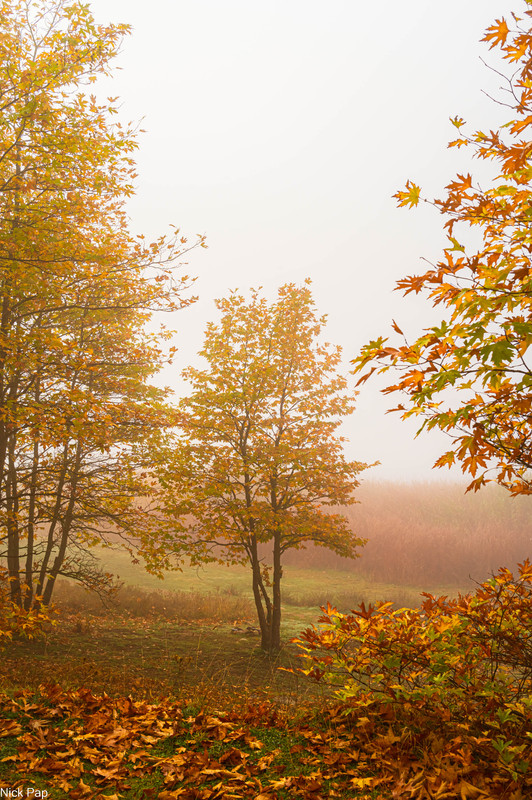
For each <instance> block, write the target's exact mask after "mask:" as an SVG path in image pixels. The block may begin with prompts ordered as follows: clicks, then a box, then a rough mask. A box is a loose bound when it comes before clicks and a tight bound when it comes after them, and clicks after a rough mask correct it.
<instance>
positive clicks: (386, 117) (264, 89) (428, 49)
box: [91, 0, 524, 481]
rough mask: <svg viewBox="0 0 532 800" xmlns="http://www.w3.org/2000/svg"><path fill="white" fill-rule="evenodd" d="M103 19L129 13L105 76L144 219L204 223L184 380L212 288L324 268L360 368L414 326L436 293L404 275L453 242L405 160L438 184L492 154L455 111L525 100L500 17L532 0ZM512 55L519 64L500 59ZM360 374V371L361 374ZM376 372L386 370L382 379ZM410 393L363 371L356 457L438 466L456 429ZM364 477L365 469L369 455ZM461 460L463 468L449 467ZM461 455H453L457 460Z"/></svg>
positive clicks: (343, 0) (172, 11) (293, 3)
mask: <svg viewBox="0 0 532 800" xmlns="http://www.w3.org/2000/svg"><path fill="white" fill-rule="evenodd" d="M91 8H92V10H93V13H94V15H95V17H96V20H97V21H98V22H100V23H107V22H111V21H112V22H127V23H130V24H131V25H132V26H133V28H134V30H133V34H132V35H131V36H129V37H127V38H126V40H125V43H124V47H123V52H122V54H121V56H120V57H119V59H118V60H117V64H119V65H120V67H121V71H119V72H118V73H116V74H115V76H114V77H113V79H112V81H106V82H105V83H104V85H103V86H100V88H99V91H105V92H106V93H108V94H110V95H113V96H115V95H118V96H120V97H121V99H122V108H121V117H122V119H124V120H139V119H141V118H143V120H142V127H143V128H144V129H145V130H146V133H144V134H143V135H142V136H141V142H140V144H141V147H140V150H139V152H138V153H137V164H138V180H137V194H136V197H135V198H134V199H132V200H131V202H130V204H129V213H130V217H131V231H132V232H133V233H144V234H145V235H146V236H148V237H151V238H153V237H156V236H159V235H161V234H163V233H166V232H168V226H169V225H170V224H176V225H178V226H179V227H180V228H181V231H182V233H183V234H184V235H187V236H189V237H190V239H193V238H194V235H195V234H196V233H201V234H206V236H207V243H208V246H209V249H208V250H199V251H197V252H195V253H193V254H192V255H191V256H190V258H189V266H188V270H187V271H189V272H190V273H191V274H193V275H197V276H198V280H197V283H196V286H195V290H194V291H195V292H196V293H198V294H199V296H200V300H199V302H198V303H197V304H196V305H195V306H193V307H191V308H189V309H186V310H184V311H182V312H179V313H178V314H177V315H176V316H175V320H174V321H173V324H174V326H175V327H176V328H177V330H178V334H177V337H176V344H177V345H178V347H179V355H178V358H177V359H176V361H175V364H174V367H173V368H172V369H171V370H170V371H168V372H166V373H165V375H164V379H165V382H166V383H169V384H171V385H172V386H173V387H175V389H176V391H177V393H178V394H179V393H180V392H183V391H185V388H184V385H183V383H182V382H181V380H180V379H179V373H180V371H181V369H182V368H183V367H184V366H186V365H187V364H189V363H190V362H192V361H193V360H194V357H195V353H196V352H197V351H198V350H199V349H200V347H201V345H202V341H203V332H204V329H205V325H206V323H207V322H208V321H209V320H214V319H216V318H217V313H216V309H215V307H214V303H213V299H214V298H216V297H222V296H224V295H226V294H227V293H228V291H229V290H230V289H236V288H238V289H240V290H241V291H246V290H247V289H249V288H250V287H252V286H253V287H257V286H263V287H264V291H265V292H266V293H268V294H269V295H271V296H272V297H273V296H274V295H275V293H276V289H277V287H278V286H279V285H281V284H282V283H285V282H287V281H295V282H297V283H302V281H303V280H304V279H305V278H306V277H310V278H311V279H312V281H313V284H312V289H313V294H314V298H315V300H316V302H317V306H318V310H319V312H320V313H324V314H327V315H328V317H329V324H328V326H327V331H326V338H327V340H328V341H331V342H333V343H335V344H340V345H342V348H343V352H344V356H345V363H346V369H347V368H348V364H349V360H350V359H351V358H353V357H354V356H355V355H356V354H357V351H358V349H359V348H360V347H361V346H362V345H363V344H364V343H365V342H367V341H369V340H370V339H372V338H375V337H376V336H378V335H381V334H382V335H388V334H389V333H390V322H391V319H392V318H393V319H395V320H396V321H397V322H398V324H399V325H400V327H401V328H402V329H403V330H404V331H405V333H408V337H409V338H410V339H413V338H414V337H415V336H417V335H419V333H420V332H421V330H422V329H423V327H426V326H430V325H433V324H436V323H438V322H439V321H440V319H441V311H439V310H438V311H435V310H432V309H431V307H430V304H429V303H428V301H426V300H423V299H419V298H418V299H414V300H412V299H408V300H407V299H404V298H402V296H401V295H400V293H398V292H394V291H393V289H394V285H395V281H397V280H398V279H400V278H401V277H404V276H405V275H409V274H413V273H417V272H420V271H422V270H423V265H424V262H423V261H421V260H420V259H421V258H426V259H428V260H429V261H435V260H437V259H438V258H439V256H440V255H441V252H442V248H443V247H444V246H445V243H446V239H445V237H444V235H443V232H442V225H443V222H444V220H443V219H442V218H441V217H440V216H439V215H438V213H437V212H436V211H435V210H434V209H431V208H430V207H428V206H424V207H423V208H420V209H418V210H416V211H410V212H408V211H406V210H405V209H398V208H397V207H396V202H395V200H393V199H392V195H393V194H394V192H395V191H397V190H398V189H400V188H402V187H403V185H404V183H405V181H406V180H407V179H408V178H411V179H413V180H415V181H416V182H417V183H420V184H421V186H422V188H423V190H424V192H425V193H426V194H427V195H428V196H438V195H440V194H441V193H442V189H443V187H444V186H445V185H446V183H448V182H449V181H450V180H451V179H452V177H453V175H454V174H455V172H458V171H464V170H465V171H473V174H474V175H475V174H478V165H477V164H475V163H474V162H472V161H471V159H470V156H469V155H468V154H466V153H465V152H464V150H463V149H462V150H460V151H458V150H456V149H452V150H447V142H448V141H449V140H450V139H452V138H455V136H454V135H453V131H454V133H455V134H456V129H454V128H453V127H452V126H451V124H450V122H449V117H454V116H455V115H459V116H462V117H463V118H465V119H466V120H467V121H468V123H469V124H470V128H469V130H471V129H474V130H477V129H479V128H483V127H487V128H493V127H496V126H497V125H499V124H500V122H502V121H504V120H505V119H506V118H507V116H508V118H509V117H510V116H511V112H510V111H505V110H504V109H503V108H502V107H501V106H498V105H496V104H494V103H493V101H492V100H490V99H489V98H488V97H487V96H486V95H485V94H484V93H483V90H485V91H486V92H488V93H489V94H492V95H496V96H500V93H499V92H498V87H499V86H500V85H501V84H502V79H501V78H500V77H499V76H497V75H496V74H495V73H494V72H492V71H490V70H489V69H488V68H487V67H486V66H484V65H483V64H482V62H481V60H480V57H482V58H483V59H484V60H485V61H487V62H488V64H490V65H492V66H494V67H496V68H498V69H500V68H501V63H500V61H499V59H498V56H497V54H496V51H490V50H489V49H488V47H487V46H486V45H481V44H480V43H479V40H480V39H481V37H482V35H483V32H484V30H485V28H486V27H487V26H488V25H489V24H491V23H492V22H493V21H494V20H495V18H500V17H501V16H506V17H509V14H510V11H512V10H513V11H515V12H517V13H518V14H519V13H520V12H522V11H523V10H524V3H523V2H520V0H515V2H513V3H510V2H507V0H497V2H495V0H467V2H466V3H464V2H463V0H447V2H446V3H433V2H431V3H429V2H427V0H403V2H401V3H397V2H396V0H381V2H380V3H379V4H374V3H370V2H369V0H366V2H364V3H362V2H359V0H328V2H324V0H322V1H321V2H317V0H268V2H266V1H265V0H152V2H150V3H146V2H145V0H143V1H142V2H140V0H93V2H91ZM503 69H505V71H506V72H508V68H507V67H506V68H503ZM353 384H354V380H353ZM380 385H383V384H382V382H381V384H380ZM398 401H399V398H398V397H397V398H392V399H391V400H390V398H385V397H382V396H381V395H380V393H379V382H378V381H370V382H368V383H367V384H366V385H365V387H364V388H363V390H362V391H361V393H360V395H359V398H358V409H357V411H356V412H355V414H354V415H353V416H352V417H351V418H350V419H349V421H348V422H347V423H346V425H345V434H346V435H347V436H348V437H349V439H350V444H349V445H348V448H347V450H348V453H349V456H350V457H353V458H356V459H359V460H363V461H371V462H372V461H375V460H380V461H381V466H380V467H378V468H374V469H372V470H371V477H372V478H375V479H377V478H383V479H395V480H397V479H398V480H403V481H409V480H419V479H436V478H438V479H440V478H444V477H447V476H448V475H449V473H448V472H447V471H445V472H443V471H442V470H437V471H433V470H431V466H432V463H433V462H434V460H435V459H436V458H437V456H438V455H439V454H440V453H441V452H442V451H443V449H444V447H445V445H446V443H447V441H448V440H447V439H446V438H445V437H444V436H443V434H438V433H436V432H430V433H428V434H422V436H421V437H419V438H418V439H416V440H414V438H413V436H414V432H415V428H416V426H415V425H414V424H411V423H405V422H401V420H400V419H399V417H398V416H397V415H395V414H393V415H390V414H388V415H386V414H385V411H386V409H387V408H388V407H390V405H395V404H396V403H397V402H398ZM365 475H366V476H368V477H369V475H370V473H369V471H368V472H367V473H365ZM451 475H452V473H451ZM457 475H459V473H455V475H454V477H456V476H457Z"/></svg>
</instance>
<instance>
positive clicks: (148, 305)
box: [0, 0, 190, 611]
mask: <svg viewBox="0 0 532 800" xmlns="http://www.w3.org/2000/svg"><path fill="white" fill-rule="evenodd" d="M127 32H128V27H127V26H124V25H109V26H102V25H97V24H96V22H95V20H94V18H93V17H92V15H91V13H90V10H89V7H88V6H86V5H83V4H80V3H72V4H67V3H66V2H64V0H59V1H58V2H48V0H38V2H27V1H26V0H15V1H14V2H7V1H6V2H0V253H1V256H0V531H1V532H0V552H1V555H2V557H5V558H6V562H7V569H8V572H9V591H10V595H11V601H12V602H13V603H15V604H16V605H17V606H20V607H24V608H25V610H26V611H29V610H30V608H31V607H32V606H33V605H39V604H40V602H41V601H43V602H44V603H45V604H47V603H49V602H50V600H51V598H52V594H53V589H54V585H55V581H56V579H57V578H58V577H59V576H65V577H69V578H73V579H75V580H78V581H80V582H82V583H83V584H84V585H86V586H88V587H90V588H93V589H102V590H105V589H106V588H108V586H109V576H107V575H106V574H105V573H104V572H102V571H101V570H99V569H98V566H97V563H96V561H95V559H93V558H92V557H91V555H90V548H91V546H92V545H93V544H95V543H98V542H101V541H102V538H105V535H106V533H116V532H117V531H118V532H119V533H120V534H122V536H123V537H124V538H128V537H129V540H130V541H131V540H132V538H133V537H134V538H135V540H136V541H137V542H138V541H139V540H143V541H144V544H145V547H144V554H145V555H146V557H147V558H149V556H148V550H149V546H148V544H147V542H148V540H149V534H150V533H152V534H153V533H154V529H153V526H152V525H151V522H150V515H149V514H148V513H145V509H144V508H142V507H140V506H139V504H138V503H137V502H136V501H137V498H138V497H140V496H143V495H145V494H147V493H148V492H149V489H150V486H149V483H148V481H147V480H146V472H145V471H144V470H143V467H145V459H144V455H143V452H142V451H143V448H144V447H145V446H146V445H147V443H148V441H149V439H150V437H151V436H152V435H153V434H154V432H156V433H157V434H158V433H159V431H160V430H161V429H162V428H164V427H165V426H167V425H169V424H171V422H172V421H173V419H172V417H171V413H170V411H169V408H168V407H167V406H166V405H165V403H164V398H165V393H164V392H163V391H161V390H159V389H157V388H156V387H155V386H153V385H152V384H151V382H150V379H151V376H152V375H153V373H155V372H157V370H158V369H159V368H160V367H161V366H162V365H163V364H164V363H166V361H167V360H168V357H169V355H168V353H167V351H166V348H165V345H164V341H165V338H167V334H165V333H148V332H147V330H146V328H145V325H146V323H147V322H148V320H149V319H150V317H151V314H152V312H153V311H155V310H164V311H174V310H176V309H178V308H180V307H182V306H183V305H186V304H187V303H188V302H190V299H185V298H184V297H183V296H182V292H183V290H184V289H185V288H186V287H187V286H188V283H189V281H188V279H187V278H186V276H179V277H177V278H176V277H175V269H174V268H175V267H177V266H178V259H179V257H180V255H181V254H182V253H183V251H184V250H185V249H186V248H185V247H184V244H185V239H183V238H182V237H180V236H179V235H178V232H176V231H173V232H172V234H171V235H170V236H169V237H168V238H166V239H165V238H162V239H160V240H158V241H157V242H154V243H151V244H147V243H145V242H144V241H143V239H142V237H139V238H133V237H132V236H131V235H130V233H129V231H128V219H127V215H126V210H125V203H126V201H127V199H128V198H129V197H130V196H131V194H132V192H133V181H134V178H135V171H134V161H133V152H134V150H135V148H136V146H137V144H136V137H135V131H134V128H133V127H132V126H130V125H123V124H121V123H120V122H119V121H118V118H117V107H116V103H115V100H113V99H112V98H108V99H107V100H106V101H99V100H98V99H97V98H96V96H95V95H93V94H91V92H90V86H91V84H92V83H94V82H95V81H96V80H97V79H98V77H99V76H101V75H107V74H109V73H110V69H111V67H110V64H111V62H112V60H113V58H114V57H115V55H116V53H117V52H118V50H119V48H120V44H121V41H122V39H123V37H124V35H125V34H126V33H127ZM151 541H152V543H153V541H154V540H153V537H152V539H151ZM152 561H155V563H158V557H157V556H156V555H155V556H154V555H153V551H152Z"/></svg>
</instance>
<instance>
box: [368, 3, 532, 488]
mask: <svg viewBox="0 0 532 800" xmlns="http://www.w3.org/2000/svg"><path fill="white" fill-rule="evenodd" d="M525 4H526V6H530V5H531V3H530V0H525ZM531 17H532V10H529V9H528V10H525V11H524V12H523V15H522V16H521V17H519V16H517V15H515V14H513V15H512V20H510V21H509V22H508V21H507V20H505V19H500V20H498V21H497V22H496V23H495V24H494V25H492V26H491V27H490V28H488V30H487V32H486V34H485V36H484V41H485V42H486V43H488V44H489V46H490V48H491V49H494V48H496V49H498V50H499V51H500V53H501V55H502V58H503V60H504V62H505V64H506V65H507V66H508V67H509V71H510V77H509V78H508V80H507V85H506V87H505V89H506V90H505V92H504V94H503V95H502V98H501V102H502V103H503V105H506V106H507V108H508V109H509V111H510V112H512V114H511V118H510V119H508V121H507V122H506V123H505V124H504V125H503V126H502V127H501V128H500V129H499V130H491V131H489V132H483V131H480V130H479V131H472V132H469V133H468V132H466V130H467V129H466V124H465V122H464V120H463V119H461V118H458V117H456V118H455V119H453V120H452V122H453V125H454V126H455V128H456V129H457V131H458V138H456V139H454V140H453V141H452V142H451V143H450V145H449V146H450V147H459V148H461V147H463V148H466V149H468V150H469V151H470V152H471V155H472V156H474V157H475V158H477V159H480V160H481V161H483V162H485V166H486V168H488V167H491V168H492V171H493V172H494V176H493V178H492V179H491V180H490V181H488V182H487V185H486V186H482V185H480V184H479V183H478V181H477V180H475V178H474V176H473V175H472V174H465V175H457V176H456V177H455V178H454V179H453V180H452V181H451V182H450V183H449V184H448V186H447V187H446V194H445V196H444V197H443V198H442V199H437V200H434V201H432V202H433V205H434V206H435V208H436V209H437V210H438V211H439V212H440V213H441V214H442V215H443V216H444V218H445V220H446V221H445V230H446V233H447V237H448V242H449V244H448V247H447V248H445V250H444V253H443V257H442V258H441V260H440V261H439V262H438V263H437V264H435V265H431V266H430V268H429V269H428V270H427V271H426V272H425V273H423V274H420V275H414V276H409V277H406V278H404V279H403V280H400V281H399V282H398V284H397V288H398V289H400V290H402V291H403V292H404V294H409V293H412V292H413V293H415V294H418V293H423V294H425V295H426V296H427V297H428V298H429V300H431V301H432V304H433V306H434V307H435V308H437V309H441V310H442V314H443V319H442V321H441V322H439V321H438V322H436V323H435V324H433V325H431V326H430V327H429V328H427V329H426V330H425V332H424V333H423V335H422V336H420V337H419V338H418V339H417V340H415V341H409V340H408V339H407V336H406V335H403V331H402V330H401V329H400V327H399V326H398V325H396V324H395V323H394V330H395V332H396V333H397V334H399V335H401V336H403V343H402V344H400V343H398V344H392V343H388V340H387V339H386V338H384V337H379V338H378V339H376V340H374V341H372V342H370V343H369V344H368V345H366V346H365V347H364V348H363V349H362V352H361V353H360V355H359V356H358V357H357V358H356V359H355V361H354V364H355V368H356V370H357V371H358V372H362V373H363V374H362V377H361V379H360V381H364V380H366V379H367V378H368V377H369V375H370V374H371V373H372V372H374V371H375V370H377V371H379V372H385V371H387V370H389V369H391V368H393V369H394V370H395V371H396V372H399V379H398V380H397V382H395V383H393V384H391V385H389V386H388V387H387V388H386V389H385V390H384V391H386V392H392V393H397V392H399V393H400V394H401V395H402V396H403V397H404V398H405V399H404V400H403V401H402V402H401V403H400V404H399V405H398V406H397V408H396V410H398V411H400V412H401V414H402V416H403V418H406V417H410V416H414V417H420V418H421V419H422V420H423V422H422V425H421V429H427V430H430V429H433V428H440V429H441V430H443V431H445V432H446V433H447V434H449V435H450V437H451V438H452V440H453V445H452V447H451V448H450V449H449V450H448V451H447V452H445V453H444V454H443V455H442V456H441V457H440V458H439V459H438V461H437V462H436V465H437V466H439V467H442V466H446V465H448V466H450V465H452V464H454V463H458V464H460V465H461V468H462V470H463V471H464V472H465V473H467V474H468V475H469V476H470V477H471V478H472V480H471V483H470V488H472V489H475V490H476V489H478V488H480V486H482V485H483V484H484V483H485V482H486V481H487V480H489V479H491V478H490V477H489V476H490V474H491V472H492V474H493V476H494V477H495V479H496V480H497V481H498V482H499V483H500V484H502V485H504V486H506V487H507V488H508V489H509V490H510V491H511V492H512V493H514V494H516V493H521V492H525V493H530V492H532V484H531V483H530V478H529V473H528V470H530V468H531V467H532V448H531V442H532V436H531V434H532V415H531V412H530V408H531V404H532V394H531V383H532V366H531V365H530V350H529V347H530V344H532V324H531V319H530V302H531V293H532V288H531V287H532V282H531V281H532V266H531V261H530V255H531V253H532V239H531V234H530V201H531V177H532V147H531V144H530V141H528V140H527V136H529V135H530V130H531V126H532V30H531V29H530V28H529V27H527V23H529V22H530V18H531ZM396 197H397V200H398V203H399V205H400V206H410V207H412V206H416V205H418V203H419V202H420V200H425V198H423V195H422V193H421V190H420V187H419V186H417V185H416V184H415V183H413V182H412V181H409V182H408V183H407V186H406V188H405V190H403V191H400V192H398V193H397V194H396ZM426 202H428V201H426ZM479 242H480V244H478V243H479ZM475 243H477V244H475ZM368 366H369V367H370V369H369V371H366V367H368Z"/></svg>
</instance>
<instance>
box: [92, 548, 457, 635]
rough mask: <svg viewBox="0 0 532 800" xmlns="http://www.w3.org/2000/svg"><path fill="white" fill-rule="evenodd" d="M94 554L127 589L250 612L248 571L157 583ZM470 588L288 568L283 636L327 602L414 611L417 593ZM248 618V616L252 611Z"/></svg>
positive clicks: (224, 570)
mask: <svg viewBox="0 0 532 800" xmlns="http://www.w3.org/2000/svg"><path fill="white" fill-rule="evenodd" d="M95 552H97V553H98V555H99V556H100V558H101V560H102V566H103V567H104V568H105V569H106V570H107V571H109V572H112V573H113V574H114V575H116V576H117V577H118V579H119V580H120V581H121V582H123V583H124V584H125V585H127V586H138V587H141V588H143V589H146V590H164V591H168V592H176V591H177V592H195V593H201V594H205V595H229V596H231V595H232V596H234V597H241V598H245V599H248V600H249V601H250V604H251V607H252V592H251V575H250V570H249V567H247V566H240V567H226V566H224V565H221V564H214V563H211V564H205V565H204V566H202V567H201V568H192V567H188V568H186V567H185V568H183V569H182V571H179V572H178V571H175V572H166V573H165V574H164V579H163V580H161V579H160V578H157V577H156V576H154V575H150V574H149V573H148V572H146V570H144V569H143V568H142V566H141V565H139V564H132V563H131V559H130V557H129V556H128V555H127V553H124V552H123V551H119V550H108V549H105V550H103V549H102V550H100V551H95ZM471 588H472V584H470V585H467V584H464V583H461V584H460V585H438V584H434V583H432V584H429V585H420V586H411V585H399V584H393V583H384V582H379V581H375V580H371V579H369V578H365V577H363V576H360V575H357V574H356V573H353V572H350V571H347V570H338V569H316V568H298V567H293V566H287V567H285V568H284V570H283V579H282V594H283V624H284V633H285V635H286V636H293V635H295V633H297V632H298V631H299V630H300V629H301V625H307V624H309V623H310V622H313V621H314V620H315V619H316V617H317V616H319V614H320V610H319V609H320V606H322V605H326V604H327V602H330V603H331V605H336V606H337V607H338V608H339V609H340V610H343V611H347V610H349V609H351V608H354V607H356V606H357V605H358V604H359V603H361V602H365V603H366V605H367V604H368V603H376V602H379V601H392V602H394V604H395V605H396V606H397V607H404V606H406V607H416V606H419V605H420V603H421V602H422V600H423V598H422V596H421V592H430V593H431V594H435V595H437V596H439V595H450V596H451V595H455V594H456V593H457V592H458V591H469V590H471ZM250 613H251V614H253V613H254V612H253V610H251V612H250Z"/></svg>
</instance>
